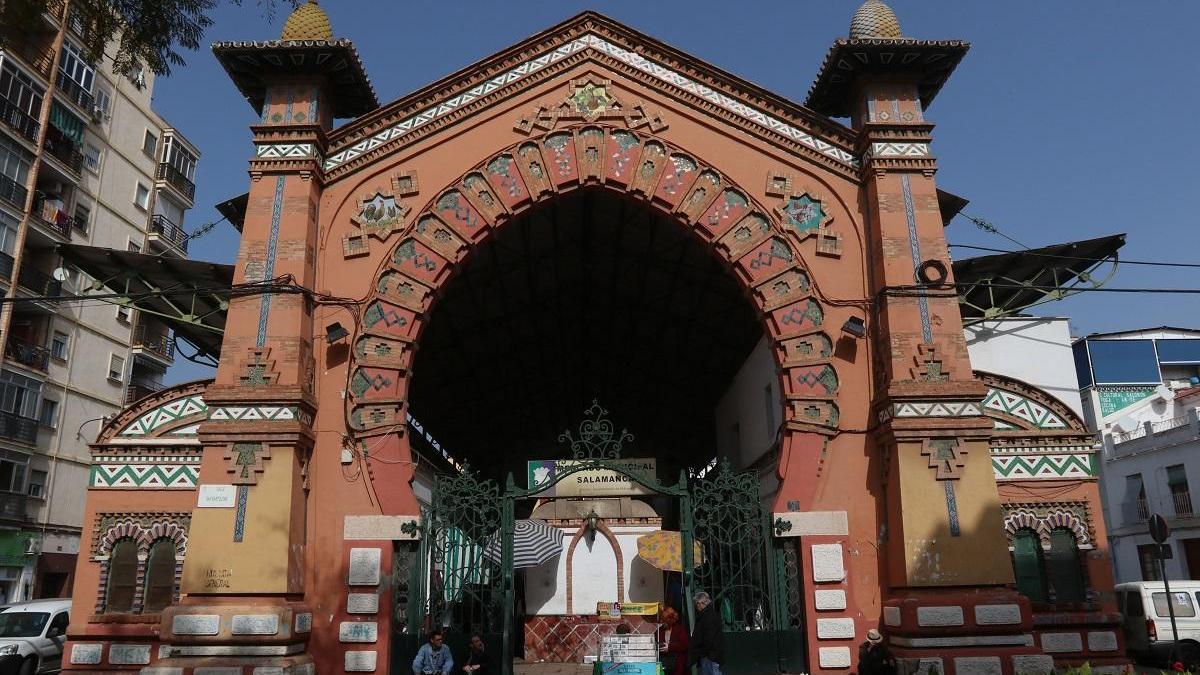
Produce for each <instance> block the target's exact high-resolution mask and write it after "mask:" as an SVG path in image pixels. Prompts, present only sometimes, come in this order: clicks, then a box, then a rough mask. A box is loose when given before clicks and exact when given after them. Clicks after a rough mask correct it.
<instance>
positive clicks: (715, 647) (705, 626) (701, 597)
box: [688, 591, 725, 675]
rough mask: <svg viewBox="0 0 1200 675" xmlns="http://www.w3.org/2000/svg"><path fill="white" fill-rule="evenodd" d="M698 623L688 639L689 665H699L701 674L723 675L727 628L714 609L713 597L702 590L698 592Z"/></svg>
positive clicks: (696, 603)
mask: <svg viewBox="0 0 1200 675" xmlns="http://www.w3.org/2000/svg"><path fill="white" fill-rule="evenodd" d="M693 600H694V604H695V606H696V623H695V625H694V626H692V637H691V638H690V639H689V640H688V651H689V658H688V665H692V666H695V665H699V666H700V675H721V660H722V654H723V652H724V646H725V645H724V642H725V628H724V627H723V626H722V625H721V615H720V614H718V613H717V610H716V609H713V606H712V598H711V597H710V596H709V595H708V593H705V592H704V591H700V592H699V593H697V594H696V596H695V598H694V599H693Z"/></svg>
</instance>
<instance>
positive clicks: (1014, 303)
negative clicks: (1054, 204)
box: [954, 234, 1125, 319]
mask: <svg viewBox="0 0 1200 675" xmlns="http://www.w3.org/2000/svg"><path fill="white" fill-rule="evenodd" d="M1124 245H1125V235H1124V234H1114V235H1110V236H1107V237H1098V238H1096V239H1087V240H1084V241H1072V242H1067V243H1065V244H1053V245H1051V246H1043V247H1041V248H1031V249H1026V250H1024V251H1012V252H1009V253H998V254H996V255H986V256H982V257H978V258H967V259H965V260H956V261H954V281H955V283H956V284H957V285H958V297H959V307H961V309H962V315H963V318H964V319H972V318H978V319H994V318H999V317H1002V316H1010V315H1012V314H1016V313H1018V312H1021V311H1024V310H1026V309H1029V308H1030V307H1033V306H1035V305H1040V304H1042V303H1044V302H1050V301H1052V300H1062V299H1063V298H1065V297H1068V296H1070V295H1073V294H1074V293H1075V292H1078V291H1073V290H1072V289H1076V288H1098V287H1100V286H1102V285H1104V283H1105V282H1106V281H1108V279H1109V278H1111V277H1112V274H1113V273H1114V272H1115V271H1116V267H1117V251H1118V250H1119V249H1120V248H1121V247H1122V246H1124ZM1106 266H1108V269H1104V268H1105V267H1106Z"/></svg>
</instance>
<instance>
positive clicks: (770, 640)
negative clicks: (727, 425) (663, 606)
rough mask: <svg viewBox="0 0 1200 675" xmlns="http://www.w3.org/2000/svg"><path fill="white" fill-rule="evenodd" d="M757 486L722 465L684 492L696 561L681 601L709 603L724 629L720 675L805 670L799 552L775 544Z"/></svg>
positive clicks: (755, 479) (743, 474)
mask: <svg viewBox="0 0 1200 675" xmlns="http://www.w3.org/2000/svg"><path fill="white" fill-rule="evenodd" d="M759 485H760V482H759V478H758V476H757V475H755V474H754V473H752V472H749V471H733V470H732V469H731V468H730V466H729V462H728V461H727V460H723V461H721V462H720V463H719V464H718V465H717V466H716V467H715V470H714V471H712V472H710V474H709V475H706V476H705V477H704V478H701V479H699V480H696V481H694V482H693V483H692V485H691V489H690V493H691V508H692V528H693V530H694V534H695V537H696V540H697V541H699V542H700V546H701V551H702V553H703V558H702V560H701V562H700V563H699V564H698V565H697V566H696V568H695V572H694V574H692V577H691V584H692V585H691V586H690V588H689V593H688V597H689V598H692V597H694V596H695V594H696V593H698V592H700V591H704V592H706V593H708V594H709V596H710V597H711V598H712V605H713V609H714V611H716V612H718V613H719V614H720V617H721V623H722V625H723V626H724V628H725V659H726V662H724V663H722V664H721V672H723V673H727V674H730V675H738V674H739V673H768V672H800V671H801V670H803V669H804V636H803V631H802V630H801V617H802V613H803V606H802V605H801V598H802V597H803V594H802V592H801V590H800V587H801V584H800V576H799V556H798V551H797V549H796V547H795V546H794V542H788V543H784V542H781V541H780V540H777V539H775V538H774V536H773V532H772V524H771V513H770V512H769V511H768V510H767V509H766V507H765V505H764V504H763V500H762V496H761V494H760V491H759ZM789 544H792V545H789ZM690 609H691V607H690V602H689V610H690Z"/></svg>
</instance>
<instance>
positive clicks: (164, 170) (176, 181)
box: [154, 164, 196, 202]
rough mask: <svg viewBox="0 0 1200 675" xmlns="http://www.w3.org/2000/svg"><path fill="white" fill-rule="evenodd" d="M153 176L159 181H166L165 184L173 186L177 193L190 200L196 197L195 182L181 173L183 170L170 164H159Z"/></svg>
mask: <svg viewBox="0 0 1200 675" xmlns="http://www.w3.org/2000/svg"><path fill="white" fill-rule="evenodd" d="M154 178H155V179H157V180H161V181H166V183H167V185H170V186H171V187H173V188H175V189H176V190H177V191H178V192H179V194H181V195H183V196H184V197H186V198H187V200H188V201H189V202H190V201H192V200H193V199H195V198H196V184H195V183H193V182H192V181H191V180H189V179H188V177H187V176H185V175H183V172H182V171H180V170H179V169H176V168H175V167H173V166H171V165H170V164H159V165H158V171H157V173H155V174H154Z"/></svg>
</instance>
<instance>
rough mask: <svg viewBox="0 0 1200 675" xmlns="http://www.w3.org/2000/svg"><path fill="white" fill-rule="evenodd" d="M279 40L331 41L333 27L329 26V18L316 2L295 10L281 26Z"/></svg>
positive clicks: (310, 0)
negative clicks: (281, 33)
mask: <svg viewBox="0 0 1200 675" xmlns="http://www.w3.org/2000/svg"><path fill="white" fill-rule="evenodd" d="M280 39H281V40H332V39H333V27H332V26H330V25H329V16H328V15H327V14H325V10H323V9H321V7H320V6H319V5H318V4H317V2H316V0H308V2H306V3H304V4H303V5H300V6H299V7H297V8H296V11H294V12H292V15H291V16H289V17H288V18H287V21H285V22H284V24H283V35H281V36H280Z"/></svg>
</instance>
